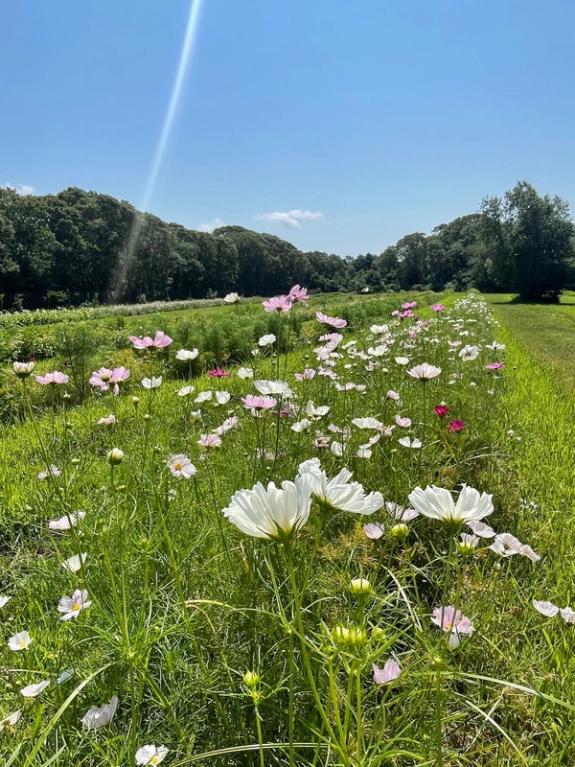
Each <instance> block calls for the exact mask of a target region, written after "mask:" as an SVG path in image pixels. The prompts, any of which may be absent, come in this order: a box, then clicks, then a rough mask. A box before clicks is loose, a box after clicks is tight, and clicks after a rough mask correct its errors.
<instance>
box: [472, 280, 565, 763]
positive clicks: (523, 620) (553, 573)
mask: <svg viewBox="0 0 575 767" xmlns="http://www.w3.org/2000/svg"><path fill="white" fill-rule="evenodd" d="M508 298H509V297H508V296H499V295H498V296H489V300H490V302H491V303H492V304H493V310H494V315H495V317H496V319H497V320H499V322H500V323H501V328H500V332H499V333H498V334H497V335H498V338H499V340H501V341H503V342H504V343H505V344H506V346H507V350H506V371H505V377H506V394H505V396H504V398H503V402H502V408H501V410H500V416H499V417H500V425H499V426H500V429H501V436H500V440H501V442H502V443H504V442H505V437H507V450H506V454H505V455H503V456H502V461H501V463H500V464H499V465H498V466H497V467H495V468H494V470H493V474H492V476H491V477H486V484H489V486H490V487H491V488H492V489H494V490H496V492H499V493H500V494H501V495H503V496H505V497H506V498H507V509H508V513H509V515H510V526H512V527H513V529H514V531H515V534H516V535H517V536H518V537H519V538H525V539H526V540H527V539H528V540H530V541H532V542H533V546H534V548H536V550H537V552H538V553H539V554H540V555H541V557H542V559H541V561H540V562H539V563H538V564H537V566H536V568H535V569H534V571H533V575H532V577H531V578H523V579H517V580H515V579H514V577H513V576H512V577H509V575H508V574H506V575H504V576H503V577H502V581H501V584H500V589H499V593H498V594H496V595H494V597H495V599H496V601H497V603H498V609H499V610H500V611H501V622H502V625H503V626H507V630H508V636H509V637H510V641H509V646H508V662H509V673H510V676H511V677H512V678H514V679H518V678H523V679H524V681H525V683H526V684H531V685H532V686H533V687H534V688H536V689H538V690H539V691H540V692H541V693H543V694H547V695H549V696H551V697H552V698H554V699H555V700H561V701H562V704H561V705H559V706H556V705H554V704H553V703H552V702H551V701H550V700H548V701H547V706H546V710H545V711H544V713H543V712H542V711H541V710H537V706H528V707H527V708H526V710H525V711H524V713H523V715H524V717H525V733H524V737H523V738H522V739H521V740H519V741H517V745H518V746H519V747H520V750H521V751H522V753H523V754H524V755H525V757H526V758H527V760H528V761H527V762H526V763H528V764H530V765H531V764H537V765H547V766H548V767H552V766H554V765H563V764H565V765H567V764H573V761H572V759H573V750H572V749H573V747H574V746H573V744H574V743H575V727H574V725H573V711H574V710H575V709H574V707H575V693H574V690H575V661H574V657H575V654H574V650H575V633H574V629H575V626H572V625H566V624H565V623H564V622H563V621H562V620H561V619H560V618H559V617H556V618H544V617H543V616H541V615H539V614H538V613H537V612H536V611H535V609H534V608H533V607H532V605H531V600H532V599H537V600H550V601H551V602H553V603H554V604H556V605H557V606H558V607H561V608H563V607H565V606H566V605H570V606H571V607H574V606H575V559H574V557H573V547H574V541H575V514H574V511H575V432H574V428H573V424H574V421H575V384H574V382H573V376H574V374H575V348H574V346H573V340H574V339H575V301H574V299H573V296H572V295H571V296H567V297H566V300H567V301H568V302H572V303H566V304H564V305H560V306H543V305H520V304H504V303H500V302H502V301H505V300H506V299H508ZM511 520H513V523H511ZM512 626H513V628H512ZM521 627H523V628H521ZM511 637H514V639H513V641H511ZM527 669H529V671H527ZM526 672H527V673H526ZM564 706H565V708H564ZM537 720H538V721H537ZM543 743H545V746H543ZM505 763H507V762H505ZM524 763H525V762H524Z"/></svg>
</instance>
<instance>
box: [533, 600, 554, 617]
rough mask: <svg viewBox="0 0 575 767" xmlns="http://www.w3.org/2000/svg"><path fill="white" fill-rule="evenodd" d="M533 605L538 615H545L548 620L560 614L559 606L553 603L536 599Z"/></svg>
mask: <svg viewBox="0 0 575 767" xmlns="http://www.w3.org/2000/svg"><path fill="white" fill-rule="evenodd" d="M531 604H532V605H533V607H534V608H535V609H536V610H537V612H538V613H541V615H544V616H545V617H546V618H554V617H555V616H556V615H557V614H558V613H559V608H558V607H557V605H554V604H553V602H545V601H540V600H538V599H534V600H533V602H532V603H531Z"/></svg>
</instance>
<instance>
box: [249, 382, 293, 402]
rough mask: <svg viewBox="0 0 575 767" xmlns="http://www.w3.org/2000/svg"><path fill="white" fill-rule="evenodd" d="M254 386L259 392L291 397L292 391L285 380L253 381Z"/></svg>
mask: <svg viewBox="0 0 575 767" xmlns="http://www.w3.org/2000/svg"><path fill="white" fill-rule="evenodd" d="M254 386H255V387H256V389H257V390H258V391H259V393H260V394H268V395H270V396H271V397H283V398H284V399H289V398H290V397H293V392H292V390H291V389H290V387H289V384H287V383H286V382H285V381H254Z"/></svg>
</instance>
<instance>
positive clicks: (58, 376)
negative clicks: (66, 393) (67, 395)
mask: <svg viewBox="0 0 575 767" xmlns="http://www.w3.org/2000/svg"><path fill="white" fill-rule="evenodd" d="M69 380H70V379H69V377H68V376H67V375H66V373H61V372H60V371H59V370H54V371H53V372H51V373H45V374H44V375H43V376H36V381H37V383H39V384H42V385H43V386H48V385H50V384H51V385H53V386H56V385H58V384H59V385H63V384H67V383H68V381H69Z"/></svg>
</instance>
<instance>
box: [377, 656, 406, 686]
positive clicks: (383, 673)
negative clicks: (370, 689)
mask: <svg viewBox="0 0 575 767" xmlns="http://www.w3.org/2000/svg"><path fill="white" fill-rule="evenodd" d="M372 668H373V681H374V682H375V683H376V684H390V682H393V681H395V680H396V679H397V678H398V677H399V676H400V675H401V666H400V665H399V663H398V662H397V661H396V660H395V659H394V658H389V659H388V660H386V661H385V664H384V666H383V668H379V666H376V665H375V663H373V664H372Z"/></svg>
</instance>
